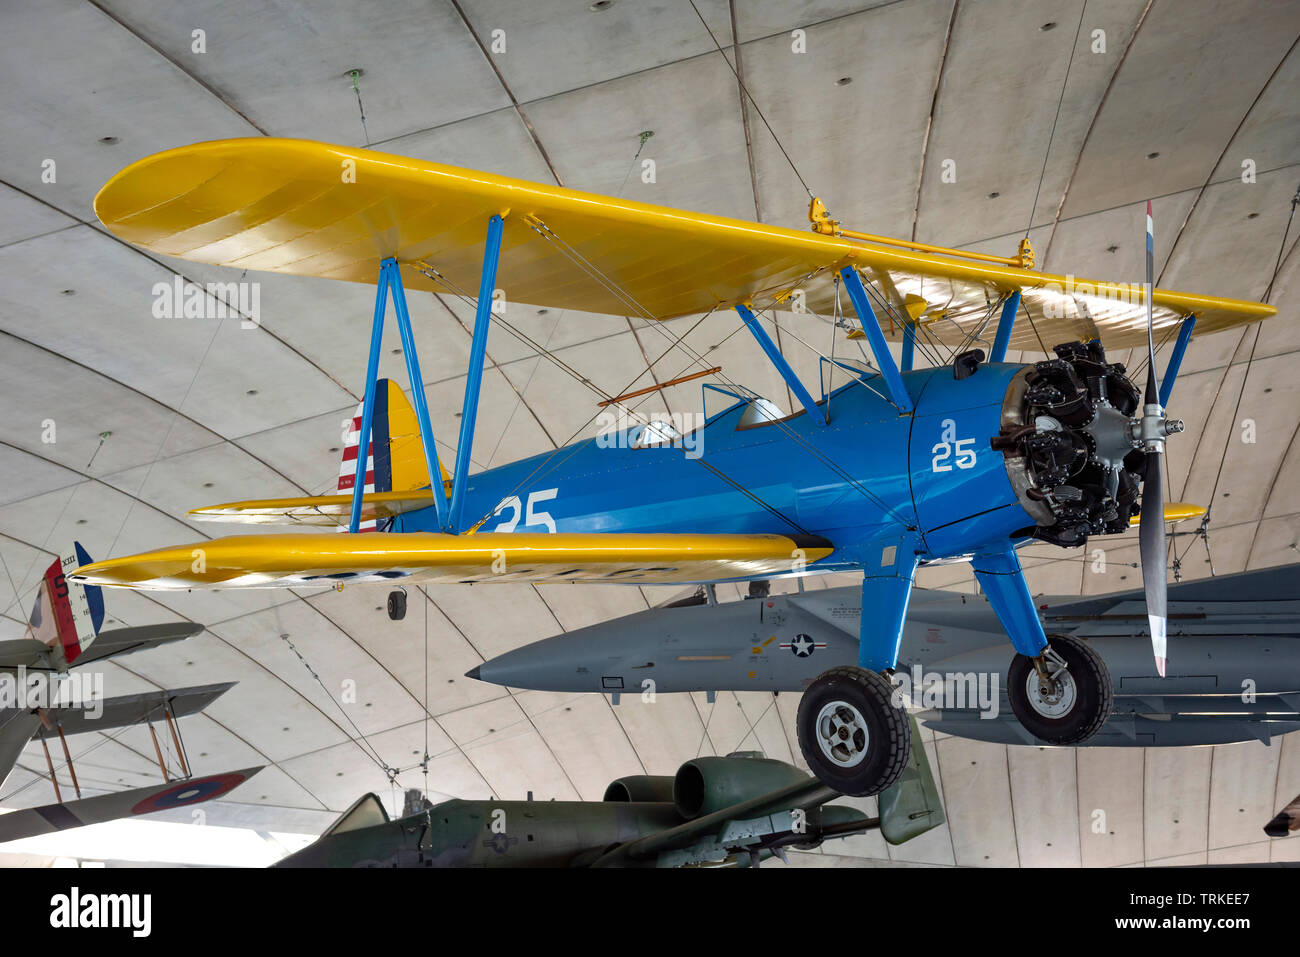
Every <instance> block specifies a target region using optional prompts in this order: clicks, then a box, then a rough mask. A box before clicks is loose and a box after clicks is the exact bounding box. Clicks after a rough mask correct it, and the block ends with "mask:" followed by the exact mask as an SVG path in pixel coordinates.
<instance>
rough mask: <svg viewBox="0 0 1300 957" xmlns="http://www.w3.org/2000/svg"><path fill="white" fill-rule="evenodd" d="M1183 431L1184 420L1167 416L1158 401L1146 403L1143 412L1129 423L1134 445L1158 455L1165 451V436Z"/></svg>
mask: <svg viewBox="0 0 1300 957" xmlns="http://www.w3.org/2000/svg"><path fill="white" fill-rule="evenodd" d="M1181 431H1183V423H1182V420H1181V419H1167V418H1165V410H1164V409H1162V408H1161V407H1160V404H1159V403H1158V402H1153V403H1150V404H1147V405H1144V406H1143V407H1142V414H1141V415H1140V416H1137V417H1135V418H1133V419H1132V420H1131V421H1130V424H1129V433H1130V435H1131V436H1132V438H1133V447H1134V448H1136V449H1141V450H1142V451H1143V452H1154V453H1155V454H1157V455H1159V454H1160V453H1161V452H1163V451H1164V448H1165V436H1168V435H1173V434H1175V433H1177V432H1181Z"/></svg>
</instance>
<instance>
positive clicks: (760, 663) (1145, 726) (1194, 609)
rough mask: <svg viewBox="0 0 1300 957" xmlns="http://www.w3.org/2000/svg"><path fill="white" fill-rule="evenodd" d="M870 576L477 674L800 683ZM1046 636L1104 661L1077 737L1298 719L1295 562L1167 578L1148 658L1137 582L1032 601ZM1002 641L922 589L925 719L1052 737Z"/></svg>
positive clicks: (732, 605)
mask: <svg viewBox="0 0 1300 957" xmlns="http://www.w3.org/2000/svg"><path fill="white" fill-rule="evenodd" d="M860 594H861V589H859V588H858V587H857V586H853V587H848V588H828V589H823V590H818V591H804V592H798V593H793V594H787V595H765V596H761V597H755V598H754V599H752V600H743V601H733V602H722V603H718V602H716V601H714V600H713V599H712V597H711V594H709V593H708V592H707V591H706V590H704V589H701V591H700V592H698V593H697V594H696V595H695V596H692V597H691V598H687V599H683V600H680V601H676V602H673V603H671V604H669V605H666V606H663V607H659V608H654V609H650V610H647V611H644V612H640V613H637V614H634V615H628V616H626V617H623V618H619V619H616V620H614V621H607V622H602V623H600V624H597V625H592V626H589V627H586V628H581V629H578V630H576V631H572V632H568V633H567V634H564V635H560V636H557V637H554V638H546V639H544V640H542V641H538V642H534V643H532V644H529V645H525V646H524V647H521V648H517V649H515V650H514V651H510V652H507V653H506V654H503V655H500V656H498V657H496V658H493V659H492V660H490V661H487V662H485V663H484V664H482V665H480V666H478V667H477V668H474V669H473V670H472V671H470V672H469V673H468V676H469V677H471V678H477V679H479V680H481V681H488V682H492V683H494V684H500V685H506V686H509V687H513V688H530V689H536V690H540V691H563V692H572V691H585V692H600V693H604V694H609V695H612V696H613V698H614V700H615V703H618V699H619V698H620V696H621V695H623V694H642V693H643V692H645V691H648V690H653V691H654V692H656V693H659V694H663V693H671V692H687V691H704V692H707V693H710V694H715V693H716V692H718V691H774V692H781V691H800V690H802V689H803V688H805V687H806V686H807V685H808V684H809V682H811V681H812V680H813V679H814V678H816V677H817V676H818V675H820V674H821V673H823V672H824V671H825V670H826V669H827V668H830V667H833V666H835V665H840V664H845V665H848V664H853V663H854V662H856V661H857V655H858V635H857V632H858V621H859V604H860V602H861V597H860ZM1039 609H1040V613H1041V616H1042V619H1043V624H1044V627H1045V628H1046V631H1047V632H1048V634H1049V635H1064V636H1067V640H1079V641H1085V642H1087V643H1088V644H1089V645H1091V646H1092V647H1093V648H1095V649H1096V650H1097V651H1098V652H1099V653H1100V654H1101V657H1102V658H1103V659H1104V660H1105V662H1106V666H1107V667H1108V668H1109V669H1110V673H1111V675H1112V676H1113V680H1114V689H1115V694H1114V705H1113V708H1112V712H1111V716H1110V717H1109V718H1108V719H1107V720H1106V721H1105V723H1104V725H1103V726H1102V728H1101V730H1100V731H1099V732H1098V733H1097V734H1096V735H1095V736H1093V737H1092V738H1090V739H1088V740H1087V741H1086V742H1084V743H1083V744H1082V745H1079V746H1081V747H1116V746H1119V747H1125V746H1129V747H1165V746H1178V745H1208V744H1226V743H1230V742H1235V741H1249V740H1262V741H1264V742H1266V743H1267V742H1269V741H1270V740H1271V738H1272V736H1274V735H1279V734H1285V733H1286V732H1288V731H1294V730H1296V729H1300V564H1297V565H1288V566H1282V567H1277V568H1269V569H1263V570H1259V571H1249V572H1243V573H1240V574H1235V575H1224V576H1220V577H1215V578H1208V579H1202V580H1197V581H1186V582H1181V583H1178V584H1174V585H1171V586H1170V588H1169V642H1170V644H1171V646H1172V647H1171V651H1172V652H1173V653H1171V654H1170V656H1169V660H1170V662H1171V665H1170V667H1171V669H1172V670H1171V672H1170V673H1169V675H1168V676H1167V677H1164V678H1161V677H1159V676H1158V675H1157V674H1156V671H1155V668H1154V666H1153V664H1152V661H1151V655H1150V640H1149V638H1148V633H1147V631H1146V628H1147V613H1146V606H1145V605H1144V604H1143V593H1142V591H1141V589H1135V590H1132V591H1126V592H1119V593H1116V594H1110V595H1102V596H1096V597H1080V596H1077V595H1075V596H1069V597H1057V598H1042V599H1039ZM1012 680H1019V681H1027V682H1030V683H1033V682H1034V674H1033V671H1032V669H1028V670H1026V669H1023V668H1021V669H1019V671H1017V670H1016V669H1015V668H1014V667H1013V658H1012V655H1010V654H1009V653H1008V651H1007V649H1006V638H1005V636H1004V634H1003V631H1002V627H1001V625H1000V624H999V622H998V619H997V617H996V615H995V614H994V613H993V611H992V609H991V608H990V607H989V604H988V601H987V600H986V599H985V598H984V597H983V596H981V595H969V594H958V593H956V592H948V591H937V590H926V589H918V590H917V592H916V594H915V595H914V597H913V598H912V602H911V605H910V607H909V609H908V616H907V623H906V626H905V628H904V632H903V639H902V646H901V649H900V653H899V661H898V668H897V669H896V672H895V682H896V684H897V685H898V686H899V687H900V693H905V694H907V695H908V696H909V697H910V699H911V702H912V704H913V705H914V706H915V707H918V708H920V709H921V713H920V714H919V715H918V717H920V718H921V720H922V721H923V722H924V723H925V724H926V725H927V726H929V727H932V728H935V729H936V730H941V731H944V732H946V733H948V734H952V735H956V736H958V737H964V738H972V739H975V740H979V741H991V742H997V743H1003V744H1029V745H1032V744H1050V743H1052V741H1051V740H1050V738H1051V732H1052V709H1053V708H1054V707H1056V708H1063V709H1064V710H1067V711H1068V702H1050V701H1041V702H1038V706H1039V707H1038V710H1037V711H1036V712H1034V713H1029V714H1022V715H1017V714H1013V712H1012V709H1011V707H1010V706H1009V701H1008V698H1007V694H1006V689H1007V686H1008V682H1009V681H1012Z"/></svg>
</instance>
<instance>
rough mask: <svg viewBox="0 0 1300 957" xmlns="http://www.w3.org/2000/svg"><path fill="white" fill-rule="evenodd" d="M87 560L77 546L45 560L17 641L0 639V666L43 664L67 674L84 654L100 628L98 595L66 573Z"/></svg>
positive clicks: (97, 590) (101, 606) (101, 599)
mask: <svg viewBox="0 0 1300 957" xmlns="http://www.w3.org/2000/svg"><path fill="white" fill-rule="evenodd" d="M89 561H90V555H89V554H87V552H86V550H85V549H84V548H82V547H81V543H80V542H74V543H73V544H72V546H71V547H70V548H69V549H68V550H67V553H66V554H64V555H61V556H59V557H58V558H55V559H54V561H52V562H50V565H49V567H48V568H46V569H45V572H44V574H42V575H41V580H40V583H39V584H38V585H37V587H36V597H35V599H34V600H33V601H32V605H31V611H30V612H28V615H27V624H26V627H25V628H24V630H23V635H22V637H21V638H17V639H14V640H9V641H0V668H4V667H17V666H19V665H24V666H27V667H37V668H39V667H41V666H42V665H45V666H47V667H50V668H53V669H54V670H56V671H66V670H67V668H68V666H69V665H73V664H76V663H77V661H78V660H79V659H80V658H81V657H82V655H83V654H84V653H85V652H86V651H88V650H89V648H90V645H91V644H92V643H93V642H94V641H95V639H96V637H97V636H98V635H99V630H100V628H101V627H102V626H103V624H104V595H103V591H102V590H101V589H100V588H99V587H97V586H95V585H89V584H82V583H80V582H77V581H69V580H68V579H67V578H66V577H65V572H70V571H72V570H73V569H75V568H77V567H78V566H80V565H85V564H86V563H87V562H89Z"/></svg>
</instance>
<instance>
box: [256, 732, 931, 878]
mask: <svg viewBox="0 0 1300 957" xmlns="http://www.w3.org/2000/svg"><path fill="white" fill-rule="evenodd" d="M913 734H917V735H918V737H917V740H920V738H919V733H918V732H917V731H916V729H915V728H913ZM840 796H841V795H840V794H839V792H837V791H834V790H832V789H831V788H828V787H826V785H824V784H822V783H821V782H820V781H818V780H817V779H816V778H814V777H812V776H810V775H809V774H807V773H806V772H804V771H800V770H799V769H798V768H796V767H794V766H793V765H789V764H786V763H785V762H783V761H773V760H770V759H768V758H765V757H763V755H762V754H761V753H759V752H756V751H748V752H743V751H742V752H736V753H734V754H730V755H728V756H727V757H724V758H719V757H704V758H696V759H694V760H693V761H687V762H686V763H685V764H683V765H682V766H681V768H679V769H678V771H677V774H676V775H673V776H668V775H662V776H655V775H644V774H641V775H634V776H632V777H626V778H619V779H618V780H617V781H614V782H613V783H611V784H610V786H609V787H608V788H606V789H605V797H604V800H602V801H461V800H453V801H446V802H444V803H442V804H437V805H432V804H429V802H428V801H425V800H424V799H423V798H422V797H420V796H419V792H408V799H407V806H406V813H405V814H404V815H403V816H402V817H400V818H398V819H397V820H390V819H389V817H388V813H387V812H386V811H385V810H384V807H383V805H382V804H381V803H380V800H379V798H378V797H376V796H375V795H374V794H367V795H366V796H365V797H363V798H361V800H359V801H357V803H356V804H354V805H352V807H350V808H349V809H348V810H347V811H345V812H344V813H343V816H342V817H340V818H339V819H338V820H337V821H335V822H334V824H333V825H331V826H330V828H329V829H328V830H327V831H326V832H325V833H324V834H322V835H321V836H320V838H319V839H318V840H317V841H316V842H315V843H314V844H311V845H310V846H308V847H305V848H303V849H302V850H301V851H298V852H296V853H294V854H290V855H289V856H288V857H286V858H284V859H283V860H282V861H280V862H279V863H278V864H276V865H275V866H276V867H748V866H751V865H753V866H757V864H758V863H759V861H761V860H764V859H766V858H769V857H772V856H777V857H780V858H782V859H784V858H785V848H787V847H794V848H797V849H801V850H802V849H808V848H814V847H817V846H819V845H820V844H821V843H822V842H823V841H825V840H828V839H830V838H836V837H848V836H850V835H852V834H860V833H862V832H864V831H868V830H873V829H876V828H879V829H880V832H881V833H882V834H883V835H884V837H885V840H887V841H889V843H891V844H901V843H903V842H904V841H908V840H911V839H912V838H914V837H916V836H917V835H918V834H923V833H924V832H926V831H928V830H930V829H931V828H935V827H938V826H939V825H940V824H942V823H943V822H944V814H943V809H942V806H941V804H940V800H939V793H938V789H937V788H936V787H935V783H934V778H933V776H932V775H931V774H930V764H929V761H928V760H927V759H926V756H925V749H924V748H920V747H918V748H913V749H912V755H911V759H910V760H909V762H908V766H907V768H906V770H904V772H903V774H902V776H901V777H900V778H899V780H898V781H897V782H895V783H894V784H893V785H892V786H891V787H889V788H888V789H886V790H885V791H883V792H881V794H880V796H879V806H880V816H879V817H878V818H872V817H867V816H866V815H865V814H863V813H862V812H861V811H859V810H857V809H856V808H852V807H844V806H838V805H828V803H827V802H829V801H834V800H835V799H836V798H839V797H840Z"/></svg>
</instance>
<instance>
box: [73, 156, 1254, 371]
mask: <svg viewBox="0 0 1300 957" xmlns="http://www.w3.org/2000/svg"><path fill="white" fill-rule="evenodd" d="M95 212H96V213H97V214H98V216H99V218H100V220H101V221H103V223H104V225H105V226H107V227H108V229H109V230H111V231H112V232H113V233H114V234H116V235H117V236H120V237H121V238H123V239H125V240H127V241H129V242H131V243H134V244H136V245H138V246H143V247H145V248H147V249H151V250H154V251H156V252H158V253H162V254H165V255H169V256H178V257H180V258H183V259H190V260H194V261H196V262H205V263H214V264H219V265H224V266H233V267H236V268H240V269H253V270H266V271H270V272H284V273H292V274H295V275H304V276H321V277H326V278H331V279H347V280H352V281H356V282H374V281H375V280H376V277H377V274H378V263H379V261H380V260H381V259H383V258H386V257H394V258H396V259H397V260H398V261H399V262H401V263H406V264H424V266H425V267H426V268H427V269H428V270H429V271H430V272H432V273H435V274H436V276H438V277H442V278H441V280H439V279H437V278H433V277H431V276H430V275H426V274H425V273H423V272H420V273H416V272H415V271H413V270H408V276H407V277H406V284H407V285H408V286H409V287H413V288H417V289H428V290H436V291H445V290H446V289H448V288H452V289H459V290H462V291H465V292H467V293H469V294H473V292H474V291H475V290H477V288H478V279H479V270H480V267H481V262H482V251H483V241H484V236H485V233H486V227H487V220H488V218H489V217H491V216H493V215H501V216H503V217H505V223H506V226H505V232H504V237H503V241H502V248H501V264H500V272H499V273H498V276H499V280H498V282H499V284H500V285H501V287H502V288H503V289H505V291H506V294H507V297H508V298H509V299H511V300H512V301H515V302H522V303H530V304H534V305H538V306H548V307H560V308H568V309H578V310H584V311H587V312H597V313H608V314H613V315H644V316H646V317H647V318H655V319H671V318H674V317H676V316H682V315H688V314H697V313H701V312H705V311H707V310H709V309H712V308H715V307H729V306H734V305H735V304H737V303H741V302H752V303H753V304H754V305H755V306H757V307H759V308H764V307H766V306H769V305H772V304H774V303H777V302H781V301H784V300H785V298H786V297H787V296H789V295H790V294H791V292H792V291H793V290H795V289H796V288H801V289H803V290H804V291H805V296H806V301H807V303H808V305H809V307H810V308H812V309H813V310H815V311H824V310H826V309H827V308H828V305H829V302H830V289H831V283H830V280H831V277H832V275H833V271H834V270H836V269H838V268H841V267H843V266H845V265H848V264H853V265H855V266H857V267H858V268H860V269H861V271H862V274H863V276H864V277H865V278H866V279H867V280H869V281H871V282H873V283H874V284H875V285H876V287H877V289H878V290H879V291H880V292H881V293H882V295H884V296H885V298H886V300H887V301H889V302H891V303H893V304H895V305H896V306H897V307H898V308H897V309H893V310H890V313H896V315H891V314H890V313H885V314H881V315H879V319H880V322H881V325H882V326H883V327H884V328H885V331H886V334H887V335H889V336H890V337H891V338H897V337H899V336H900V335H901V333H902V325H901V318H902V316H904V315H905V314H907V312H916V311H919V312H920V315H919V318H918V319H917V321H918V322H919V323H920V324H922V325H923V326H924V327H925V328H926V332H927V334H928V335H929V336H931V337H932V338H934V339H937V340H939V341H942V342H946V343H949V344H956V343H958V342H960V341H962V340H963V339H964V337H965V336H966V334H967V332H968V331H969V330H970V328H971V326H972V325H976V324H978V323H982V322H984V321H985V319H986V318H987V316H988V313H989V310H990V307H991V304H992V303H995V302H996V301H997V300H998V298H999V297H1000V296H1001V295H1003V294H1004V293H1008V292H1011V291H1012V290H1015V289H1020V290H1022V302H1023V310H1024V312H1026V313H1028V316H1029V318H1030V319H1032V320H1033V322H1032V324H1031V323H1029V322H1020V323H1017V325H1016V329H1015V333H1014V336H1013V339H1012V348H1017V349H1019V348H1025V349H1031V348H1032V349H1038V348H1040V347H1039V345H1038V340H1039V337H1040V336H1041V337H1042V339H1043V341H1044V342H1045V343H1046V345H1047V347H1048V348H1050V347H1051V346H1052V345H1054V344H1055V343H1057V342H1060V341H1064V340H1067V339H1076V338H1081V337H1082V338H1090V337H1091V336H1092V335H1100V337H1101V339H1102V341H1103V343H1104V344H1105V345H1106V346H1108V347H1126V346H1134V345H1138V344H1140V343H1142V342H1145V339H1146V320H1145V301H1144V298H1143V291H1142V287H1141V285H1140V284H1124V283H1113V282H1102V281H1094V280H1087V279H1075V278H1073V277H1065V276H1056V275H1051V274H1047V273H1040V272H1035V271H1033V270H1028V269H1020V268H1016V267H1013V266H1003V265H997V264H989V263H982V262H975V261H970V260H963V259H960V258H955V257H953V256H948V255H943V254H937V253H924V252H913V251H909V250H905V249H898V248H893V247H890V246H885V245H881V244H877V243H862V242H857V241H851V240H848V239H845V238H841V237H836V236H828V235H822V234H820V233H815V232H812V231H800V230H793V229H784V228H781V227H778V226H769V225H764V224H761V223H752V222H745V221H743V220H738V219H728V218H725V217H721V216H709V215H705V214H703V213H692V212H684V211H682V210H676V209H669V208H667V207H663V206H651V205H649V204H646V203H638V202H634V201H632V200H626V199H616V198H613V197H609V196H599V195H595V194H592V193H583V192H579V191H578V190H572V189H564V188H561V187H554V186H544V185H541V184H538V183H530V182H527V181H524V180H517V179H510V178H508V177H504V176H495V175H493V174H490V173H481V172H477V171H474V170H467V169H459V168H457V167H453V166H444V165H441V164H438V163H431V162H425V161H422V160H414V159H408V158H406V157H401V156H393V155H389V154H385V153H379V152H375V151H372V150H366V149H360V148H355V147H346V146H330V145H327V144H323V143H315V142H311V141H307V140H285V139H272V138H262V139H237V140H219V141H216V142H211V143H199V144H196V145H193V146H185V147H181V148H179V149H174V150H169V151H167V152H164V153H158V154H156V155H154V156H149V157H146V158H145V159H142V160H140V161H138V162H136V163H134V164H132V165H131V166H128V167H127V168H126V169H124V170H122V171H121V172H120V173H118V174H117V175H116V176H115V177H113V179H111V180H110V181H109V182H108V183H107V184H106V185H105V186H104V188H103V189H102V190H100V192H99V195H98V196H97V197H96V198H95ZM593 269H594V270H597V271H598V272H599V274H600V275H601V276H602V277H603V279H604V280H606V281H603V282H602V281H597V279H596V278H594V277H593ZM913 297H921V298H923V299H924V300H925V302H926V307H925V308H924V310H910V309H909V310H907V312H905V311H904V310H905V305H904V304H905V303H914V302H915V301H916V300H915V298H913ZM1153 311H1154V316H1155V324H1156V330H1157V335H1159V334H1160V332H1161V330H1162V329H1163V328H1165V327H1168V326H1170V325H1172V324H1173V323H1175V322H1177V321H1178V320H1179V319H1180V318H1181V317H1182V316H1185V315H1187V314H1188V313H1195V314H1196V315H1197V317H1198V326H1197V331H1198V332H1202V333H1204V332H1212V331H1215V330H1218V329H1223V328H1227V327H1229V326H1233V325H1237V324H1240V323H1245V322H1252V321H1254V320H1257V319H1263V318H1266V317H1267V316H1270V315H1273V313H1274V312H1275V310H1274V309H1273V308H1272V307H1271V306H1267V305H1262V304H1260V303H1255V302H1245V301H1241V300H1234V299H1223V298H1216V297H1213V296H1201V295H1193V294H1189V293H1179V292H1170V291H1168V290H1163V289H1157V290H1156V291H1155V293H1154V295H1153ZM896 319H897V320H898V321H896Z"/></svg>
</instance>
